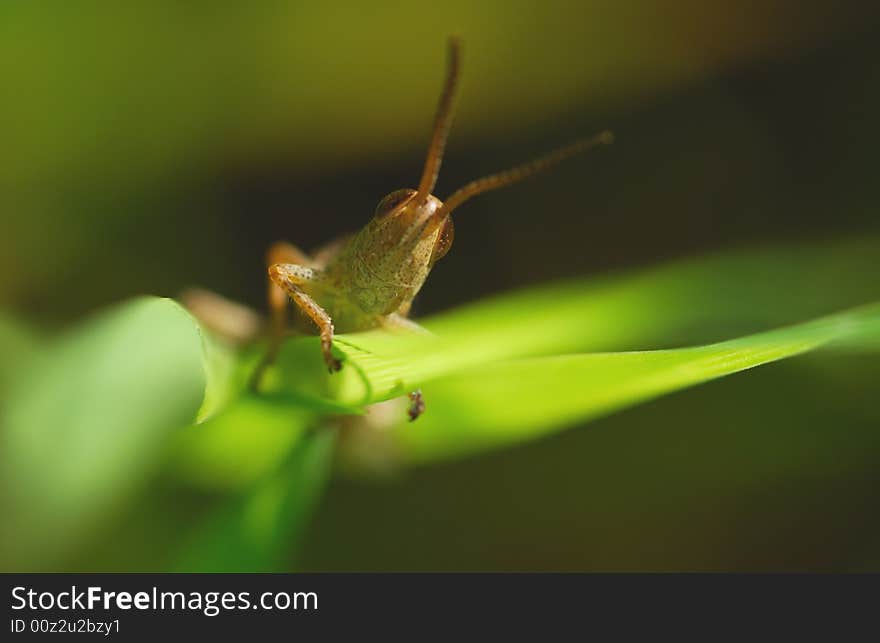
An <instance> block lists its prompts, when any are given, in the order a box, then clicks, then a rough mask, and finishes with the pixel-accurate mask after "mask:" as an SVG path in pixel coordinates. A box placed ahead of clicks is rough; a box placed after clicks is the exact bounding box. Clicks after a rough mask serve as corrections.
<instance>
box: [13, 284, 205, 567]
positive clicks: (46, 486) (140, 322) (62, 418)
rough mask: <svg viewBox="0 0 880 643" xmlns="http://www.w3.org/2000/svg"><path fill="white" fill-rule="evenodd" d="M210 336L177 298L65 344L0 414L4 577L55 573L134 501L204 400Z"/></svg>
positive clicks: (35, 369) (118, 313)
mask: <svg viewBox="0 0 880 643" xmlns="http://www.w3.org/2000/svg"><path fill="white" fill-rule="evenodd" d="M203 369H204V366H203V358H202V350H201V343H200V334H199V329H198V326H197V325H196V324H195V322H194V321H193V319H192V318H191V317H190V316H189V314H188V313H186V312H185V311H184V310H183V309H182V308H181V307H180V306H178V305H177V304H176V303H174V302H173V301H171V300H168V299H159V298H141V299H136V300H133V301H130V302H127V303H124V304H121V305H119V306H116V307H114V308H112V309H110V310H108V311H106V312H103V313H101V314H99V315H98V316H96V317H95V318H93V319H91V320H90V321H88V322H86V323H84V324H83V325H82V326H80V327H79V328H77V329H75V330H74V331H72V332H71V333H69V334H68V335H66V336H64V337H62V338H60V339H58V340H56V341H54V342H53V343H52V344H51V345H49V346H48V347H47V348H46V350H45V351H43V352H41V354H40V355H39V357H38V358H37V359H35V360H34V361H33V363H32V364H30V365H29V366H28V367H27V368H26V369H24V372H23V373H22V374H21V377H20V380H19V381H18V382H16V386H15V388H14V390H13V391H12V392H11V394H10V398H9V399H8V402H7V403H6V404H5V405H4V407H3V408H2V410H0V430H2V433H0V441H2V450H0V476H2V482H3V484H2V487H0V494H2V498H0V501H2V504H0V506H2V509H3V515H4V520H3V526H2V533H0V542H2V545H3V546H2V547H0V550H2V552H3V554H2V556H3V559H4V561H5V562H4V567H5V568H7V569H8V568H9V567H10V566H11V567H13V568H18V569H35V568H38V567H39V568H42V567H48V568H51V566H52V564H53V561H54V560H56V558H57V557H58V556H61V555H63V554H64V553H66V552H68V551H70V550H71V549H73V548H74V547H76V546H77V545H78V544H79V543H80V541H81V540H82V539H83V538H84V537H85V536H86V535H87V533H88V531H89V530H90V529H92V528H94V527H95V526H96V525H99V524H100V523H101V522H102V521H103V520H105V519H106V518H107V516H108V515H109V514H110V513H112V511H113V510H114V509H117V508H118V507H119V505H120V504H121V503H122V502H123V501H124V500H125V499H126V498H128V497H129V495H130V493H131V492H132V491H133V489H134V488H136V487H137V485H138V483H140V482H142V481H143V479H144V477H145V476H146V475H147V474H148V473H149V472H150V471H151V470H152V469H153V468H154V466H155V464H156V462H157V460H158V459H159V457H160V455H161V452H162V449H163V447H164V445H165V441H166V440H167V438H168V436H169V434H170V433H171V432H172V431H174V430H175V429H180V428H181V427H185V426H187V425H188V424H190V423H191V422H192V421H193V419H194V418H195V415H196V411H197V410H198V408H199V405H200V404H201V402H202V398H203V396H204V392H205V374H204V370H203Z"/></svg>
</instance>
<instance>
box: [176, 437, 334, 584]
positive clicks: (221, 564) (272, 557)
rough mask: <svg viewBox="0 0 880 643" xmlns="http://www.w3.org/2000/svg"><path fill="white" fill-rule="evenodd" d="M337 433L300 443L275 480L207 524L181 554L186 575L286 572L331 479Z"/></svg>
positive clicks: (228, 506) (181, 567) (260, 485)
mask: <svg viewBox="0 0 880 643" xmlns="http://www.w3.org/2000/svg"><path fill="white" fill-rule="evenodd" d="M334 438H335V433H334V432H333V431H332V430H318V431H314V432H312V433H311V434H310V435H308V436H307V437H306V438H305V439H303V440H300V441H299V442H298V443H297V445H296V447H295V448H293V449H292V450H291V451H290V452H289V454H288V456H287V461H286V462H285V464H284V465H283V466H282V467H281V469H280V470H279V471H278V472H277V473H276V474H275V475H271V476H268V477H267V478H265V479H264V480H262V481H260V482H258V483H257V484H256V485H255V487H254V488H253V489H251V490H248V491H247V492H244V493H242V494H240V495H239V496H238V497H235V498H234V499H233V500H231V501H229V502H228V503H227V504H226V505H225V506H223V507H222V508H221V509H219V510H218V511H217V513H216V514H215V515H214V516H212V517H211V518H210V519H209V520H207V521H206V522H205V523H204V524H203V525H202V526H201V528H200V529H198V530H197V532H196V533H195V534H194V536H193V537H192V538H191V540H190V542H189V543H188V544H187V546H186V547H185V548H184V551H183V553H182V554H181V557H180V561H179V564H178V568H179V571H186V572H235V571H241V572H260V571H278V570H279V569H283V568H284V567H285V562H286V561H285V559H286V557H287V556H288V555H289V552H291V551H295V550H296V545H297V543H298V540H299V538H300V536H301V534H302V530H303V528H304V527H305V525H306V524H307V522H308V519H309V518H310V517H311V513H312V510H313V508H314V506H315V504H316V502H317V500H318V498H319V496H320V493H321V491H322V489H323V487H324V484H325V482H326V481H327V478H328V476H329V473H330V463H331V460H332V454H333V445H334V442H335V440H334Z"/></svg>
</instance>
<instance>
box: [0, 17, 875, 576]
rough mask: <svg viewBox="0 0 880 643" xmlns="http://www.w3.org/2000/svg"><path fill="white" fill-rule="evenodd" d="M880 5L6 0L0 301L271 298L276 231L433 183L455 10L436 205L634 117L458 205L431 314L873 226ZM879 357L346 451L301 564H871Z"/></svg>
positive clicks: (771, 370)
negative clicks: (511, 434) (455, 79)
mask: <svg viewBox="0 0 880 643" xmlns="http://www.w3.org/2000/svg"><path fill="white" fill-rule="evenodd" d="M661 5H663V6H661ZM868 5H869V3H845V2H844V3H832V2H824V3H823V2H817V3H803V2H795V1H793V0H789V1H775V2H770V3H745V4H743V3H724V2H699V1H697V0H689V1H682V2H677V3H654V2H646V1H643V0H642V1H634V2H627V3H610V2H609V3H604V2H594V3H588V2H584V3H575V2H562V1H553V2H540V3H537V2H535V3H530V2H500V1H493V2H482V3H471V2H464V1H461V2H459V1H446V2H442V3H431V4H430V5H425V6H419V5H414V6H412V5H409V4H406V3H382V2H376V3H351V4H348V5H346V4H344V3H343V4H342V5H336V4H333V5H330V4H319V3H295V2H289V3H244V4H238V5H237V6H236V7H227V6H225V5H223V6H213V5H211V6H209V5H206V4H201V3H196V4H192V3H168V5H167V6H164V3H150V4H147V3H143V5H142V6H141V5H140V3H132V4H130V3H124V4H123V3H120V4H110V3H107V4H106V6H105V5H104V3H96V4H92V5H89V7H83V6H82V5H77V6H74V5H72V4H71V5H63V4H58V5H54V4H53V5H51V8H50V5H48V4H43V3H27V2H12V3H5V4H4V6H3V8H2V9H0V81H2V86H3V94H4V97H3V98H2V99H0V141H2V143H0V303H2V306H3V307H4V308H5V309H9V310H12V311H14V312H15V313H17V314H18V315H20V316H21V317H23V318H25V319H28V320H30V321H31V322H33V323H34V324H36V325H38V326H39V327H41V328H43V329H46V330H53V329H58V328H63V327H64V326H65V325H66V324H69V323H72V322H73V321H75V320H77V319H79V318H81V317H82V316H83V315H85V314H87V313H89V312H90V311H92V310H94V309H96V308H99V307H101V306H104V305H106V304H109V303H111V302H115V301H118V300H120V299H123V298H126V297H129V296H132V295H136V294H141V293H150V294H161V295H167V296H176V295H177V294H178V293H179V292H180V291H181V290H182V289H184V288H185V287H187V286H193V285H200V286H204V287H207V288H210V289H213V290H215V291H217V292H220V293H222V294H224V295H226V296H228V297H230V298H233V299H236V300H240V301H243V302H247V303H249V304H251V305H253V306H255V307H261V308H262V306H263V294H264V281H263V276H264V274H265V271H264V267H263V252H264V250H265V248H266V246H267V245H268V244H269V243H270V242H271V241H273V240H276V239H288V240H290V241H292V242H295V243H297V244H299V245H301V246H303V247H304V248H306V249H309V248H311V247H314V246H316V245H318V244H320V243H322V242H324V241H326V240H328V239H330V238H331V237H333V236H335V235H337V234H340V233H342V232H345V231H350V230H353V229H356V228H357V227H358V226H360V225H362V224H363V223H365V222H366V221H367V220H368V218H369V217H370V216H371V214H372V211H373V208H374V207H375V205H376V203H377V202H378V200H379V199H380V198H381V197H382V196H383V195H384V194H386V193H387V192H390V191H392V190H394V189H396V188H400V187H410V186H413V185H414V183H416V182H417V180H418V176H419V172H420V170H421V164H422V161H423V153H424V149H425V146H426V143H427V139H428V134H429V127H430V122H431V119H432V117H433V112H434V107H435V104H436V99H437V95H438V93H439V90H440V85H441V82H442V77H443V73H444V62H445V38H446V36H447V35H448V34H449V33H458V34H460V35H461V36H462V38H463V42H464V59H463V81H464V82H463V88H462V91H461V95H460V100H459V106H460V109H459V111H458V114H457V118H456V122H455V124H454V127H453V130H452V136H451V139H450V143H449V147H448V151H447V155H446V160H445V163H444V165H443V169H442V172H441V177H440V182H439V186H438V190H437V194H438V196H440V197H441V198H443V197H445V196H447V195H448V194H449V193H451V192H452V191H453V190H454V189H456V188H457V187H460V186H461V185H462V184H464V183H465V182H467V181H469V180H471V179H473V178H476V177H478V176H481V175H483V174H486V173H489V172H492V171H495V170H497V169H501V168H503V167H506V166H508V165H511V164H514V163H518V162H520V161H523V160H526V159H528V158H529V157H531V156H533V155H535V154H538V153H541V152H544V151H547V150H549V149H551V148H553V147H555V146H557V145H559V144H562V143H565V142H567V141H569V140H570V139H572V138H574V137H578V136H582V135H585V134H590V133H593V132H596V131H598V130H600V129H603V128H611V129H613V130H614V131H615V132H616V134H617V140H618V142H617V143H616V144H615V145H614V146H612V147H611V148H608V149H601V150H598V151H596V152H593V153H591V154H589V155H587V156H584V157H582V158H579V159H577V160H574V161H572V162H569V163H567V164H566V165H564V166H563V167H561V168H560V169H558V170H556V171H554V172H552V173H551V174H548V175H546V176H542V177H540V178H536V179H534V180H531V181H529V182H528V183H525V184H521V185H518V186H516V187H512V188H509V189H507V190H505V191H502V192H497V193H492V194H489V195H485V196H483V197H480V198H479V199H477V200H474V201H473V202H470V203H468V204H467V205H466V206H463V207H462V208H461V209H460V210H459V212H458V213H457V216H456V217H455V222H456V240H455V244H454V246H453V248H452V251H451V252H450V254H449V255H448V256H447V258H445V259H444V260H443V261H442V262H440V263H439V264H438V266H437V268H436V269H435V271H434V272H433V273H432V275H431V277H430V279H429V281H428V283H427V285H426V287H425V289H424V290H423V292H422V293H421V294H420V296H419V298H418V299H417V301H416V305H415V314H416V316H418V315H421V314H426V313H429V312H433V311H438V310H442V309H446V308H449V307H452V306H454V305H456V304H460V303H464V302H467V301H472V300H475V299H478V298H480V297H481V296H483V295H485V294H489V293H497V292H500V291H503V290H507V289H514V288H517V287H520V286H523V285H527V284H537V283H542V282H545V281H549V280H552V279H554V278H562V277H570V276H585V275H591V274H602V273H607V272H609V271H615V270H621V269H628V268H637V267H640V266H650V265H652V264H654V263H657V262H660V261H662V260H666V259H672V258H678V257H682V256H692V255H698V254H706V253H712V252H715V251H718V250H722V249H729V248H742V247H752V246H755V245H764V244H773V243H784V242H789V241H797V240H805V239H810V240H820V241H821V240H822V239H825V238H837V237H846V236H859V235H865V234H877V233H878V232H880V230H878V227H880V226H878V223H877V222H878V212H880V192H878V188H877V158H878V150H880V118H878V114H880V41H878V38H877V33H878V32H877V28H878V20H877V18H878V14H880V12H877V11H876V9H871V8H870V7H869V6H868ZM878 264H880V261H878ZM878 267H880V265H878ZM878 281H880V277H878ZM718 296H719V297H724V296H725V293H723V292H719V293H718ZM875 362H876V356H874V357H873V358H872V357H870V356H861V357H856V356H850V357H836V358H834V359H833V360H827V361H823V362H822V363H821V367H820V365H819V363H818V361H816V360H814V359H812V358H804V359H798V360H793V361H791V362H785V363H781V364H777V365H771V366H767V367H763V368H761V369H758V370H756V371H754V372H750V373H747V374H743V375H738V376H733V377H731V378H727V379H723V380H721V381H718V382H715V383H712V384H709V385H705V386H701V387H698V388H696V389H693V390H689V391H685V392H683V393H678V394H675V395H672V396H670V397H667V398H664V399H661V400H659V401H656V402H652V403H649V404H646V405H643V406H640V407H637V408H635V409H633V410H628V411H625V412H623V413H620V414H618V415H614V416H611V417H609V418H607V419H603V420H599V421H596V422H593V423H591V424H590V425H589V426H588V427H585V428H583V429H578V430H572V431H568V432H565V433H562V434H560V435H558V436H555V437H551V438H549V439H545V440H543V441H540V442H537V443H532V444H527V445H525V446H521V447H517V448H513V449H508V450H505V451H501V452H497V453H494V454H490V455H484V456H480V457H476V458H471V459H467V460H463V461H459V462H452V463H444V464H438V465H433V466H430V467H426V468H423V469H416V470H412V471H407V472H404V473H402V474H401V475H400V476H397V477H393V478H391V479H378V480H370V479H366V480H365V479H348V478H346V477H344V476H343V477H337V478H336V479H335V480H334V481H333V483H332V484H331V486H330V489H329V491H328V493H327V494H326V496H325V497H324V499H323V500H322V502H321V504H320V506H319V509H318V511H317V514H316V516H315V519H314V524H313V526H312V528H311V529H310V530H309V531H308V532H307V535H306V541H305V547H304V551H303V554H302V556H301V562H302V567H304V568H306V569H310V570H410V569H413V570H463V569H468V570H471V569H473V570H532V569H542V570H543V569H547V570H549V569H553V570H556V569H559V570H607V569H633V570H637V569H735V570H754V569H764V570H766V569H780V570H789V569H791V570H801V569H818V570H826V569H834V570H864V569H871V570H877V569H878V568H880V548H878V546H877V542H878V535H880V512H878V511H877V500H878V496H877V489H878V488H880V467H878V466H877V463H878V462H880V432H878V430H877V429H878V428H880V411H878V410H877V405H876V393H877V384H876V382H877V378H876V376H877V367H876V363H875ZM243 430H246V427H243ZM413 430H414V431H417V430H418V425H417V424H416V425H414V426H413ZM116 546H117V548H118V547H120V545H119V544H117V545H116ZM117 558H118V559H121V560H124V552H123V553H122V554H121V555H119V554H117Z"/></svg>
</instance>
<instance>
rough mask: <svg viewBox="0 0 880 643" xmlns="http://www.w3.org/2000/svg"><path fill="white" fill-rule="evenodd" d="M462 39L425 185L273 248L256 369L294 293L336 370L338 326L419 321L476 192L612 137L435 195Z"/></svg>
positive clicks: (452, 43) (417, 408) (278, 335)
mask: <svg viewBox="0 0 880 643" xmlns="http://www.w3.org/2000/svg"><path fill="white" fill-rule="evenodd" d="M459 60H460V45H459V42H458V40H457V39H456V38H451V39H450V40H449V62H448V71H447V76H446V82H445V86H444V88H443V93H442V95H441V96H440V103H439V106H438V108H437V115H436V118H435V121H434V129H433V135H432V137H431V143H430V146H429V147H428V156H427V160H426V161H425V167H424V170H423V171H422V177H421V180H420V181H419V185H418V187H417V188H415V189H409V188H406V189H402V190H396V191H394V192H392V193H391V194H389V195H388V196H386V197H385V198H383V199H382V200H381V201H380V202H379V205H378V207H377V208H376V212H375V214H374V215H373V218H372V220H371V221H370V222H369V223H368V224H367V225H366V226H365V227H364V228H363V229H362V230H361V231H360V232H358V233H357V234H355V235H354V236H352V237H348V238H345V239H340V240H338V241H336V242H334V243H331V244H329V245H327V246H326V247H324V248H322V249H321V250H319V251H317V252H316V253H315V254H314V255H313V256H311V257H310V256H308V255H306V254H305V253H304V252H302V251H301V250H300V249H299V248H297V247H296V246H293V245H291V244H289V243H285V242H280V243H276V244H274V245H272V247H271V248H270V249H269V252H268V255H267V261H268V270H269V292H268V299H269V308H270V311H271V314H272V324H271V343H270V347H269V350H268V353H267V355H266V358H265V360H264V361H263V363H262V364H261V366H260V367H259V368H258V370H257V372H256V373H255V376H254V380H253V382H254V384H255V385H257V384H258V383H259V380H260V376H261V373H262V372H263V370H264V369H265V367H266V366H267V365H269V364H270V363H271V362H272V361H274V359H275V357H276V355H277V353H278V350H279V347H280V344H281V341H282V339H283V336H284V332H285V327H286V325H287V308H288V307H287V300H288V298H289V299H291V300H292V301H293V303H294V304H296V306H297V307H298V308H299V309H300V310H301V311H302V312H303V313H304V314H305V316H306V317H307V318H308V319H310V320H311V322H312V323H313V324H314V326H316V327H317V330H318V332H319V334H320V336H321V352H322V354H323V357H324V361H325V362H326V364H327V367H328V368H329V370H330V372H331V373H332V372H334V371H337V370H339V369H340V368H341V366H342V364H341V363H340V361H339V360H338V359H336V357H334V355H333V353H332V350H331V347H332V342H333V334H334V332H337V331H339V332H354V331H361V330H367V329H371V328H377V327H385V328H408V329H413V330H419V329H420V327H419V326H418V325H417V324H416V323H415V322H413V321H411V320H409V319H408V314H409V310H410V306H411V304H412V300H413V298H414V297H415V296H416V294H417V293H418V292H419V290H420V289H421V288H422V285H423V284H424V283H425V279H426V278H427V277H428V273H429V272H430V271H431V268H433V267H434V264H435V263H437V261H439V260H440V259H441V258H443V256H444V255H446V253H447V252H449V248H450V247H451V246H452V239H453V225H452V218H451V216H450V215H451V214H452V212H453V211H454V210H455V209H456V208H458V207H459V206H460V205H461V204H462V203H464V202H465V201H467V200H468V199H470V198H471V197H473V196H476V195H478V194H481V193H483V192H487V191H489V190H494V189H495V188H500V187H503V186H506V185H510V184H512V183H516V182H517V181H520V180H522V179H524V178H526V177H528V176H531V175H533V174H535V173H537V172H540V171H542V170H544V169H547V168H548V167H551V166H553V165H555V164H556V163H559V162H560V161H562V160H564V159H566V158H568V157H570V156H572V155H574V154H577V153H578V152H582V151H584V150H586V149H589V148H591V147H594V146H596V145H599V144H607V143H611V141H612V139H613V136H612V134H611V132H608V131H605V132H602V133H600V134H598V135H596V136H593V137H590V138H586V139H581V140H578V141H575V142H574V143H571V144H570V145H567V146H565V147H562V148H560V149H558V150H555V151H553V152H551V153H550V154H547V155H546V156H543V157H541V158H538V159H535V160H533V161H531V162H528V163H525V164H523V165H520V166H517V167H514V168H511V169H509V170H506V171H503V172H499V173H498V174H493V175H491V176H487V177H485V178H482V179H478V180H476V181H472V182H471V183H468V184H467V185H465V186H464V187H463V188H461V189H459V190H457V191H455V192H453V193H452V195H451V196H450V197H449V198H448V199H447V200H446V201H445V202H443V201H441V200H440V199H438V198H437V197H436V196H434V195H433V194H431V192H432V191H433V189H434V185H435V183H436V181H437V175H438V173H439V171H440V163H441V161H442V159H443V149H444V147H445V145H446V139H447V135H448V133H449V128H450V125H451V123H452V115H453V107H454V103H455V94H456V89H457V85H458V77H459ZM411 399H412V401H413V405H412V407H411V409H410V416H411V418H412V419H415V418H416V417H418V415H419V414H420V413H421V411H422V410H423V409H424V402H423V400H422V399H421V396H420V395H418V396H417V397H411Z"/></svg>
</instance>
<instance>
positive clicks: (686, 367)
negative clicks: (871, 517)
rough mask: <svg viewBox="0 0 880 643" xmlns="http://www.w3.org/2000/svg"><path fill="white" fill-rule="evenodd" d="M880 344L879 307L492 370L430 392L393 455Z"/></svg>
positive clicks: (444, 449) (419, 456) (558, 422)
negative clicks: (688, 342)
mask: <svg viewBox="0 0 880 643" xmlns="http://www.w3.org/2000/svg"><path fill="white" fill-rule="evenodd" d="M878 337H880V305H872V306H868V307H863V308H859V309H855V310H851V311H847V312H843V313H840V314H836V315H832V316H829V317H825V318H822V319H819V320H816V321H812V322H807V323H804V324H798V325H795V326H790V327H786V328H780V329H777V330H773V331H768V332H765V333H758V334H755V335H750V336H747V337H743V338H739V339H734V340H731V341H726V342H720V343H716V344H709V345H705V346H697V347H692V348H683V349H673V350H658V351H646V352H622V353H592V354H577V355H565V356H557V357H544V358H534V359H525V360H515V361H510V362H503V363H498V364H494V365H487V366H486V367H485V368H484V369H481V370H480V371H473V370H472V371H467V372H461V373H457V374H456V375H454V376H449V377H445V378H440V379H438V380H436V381H433V382H430V383H428V384H426V385H425V386H424V387H423V390H424V394H425V397H426V399H427V400H428V404H429V407H428V412H427V413H426V414H425V415H424V416H423V418H421V419H420V420H419V421H418V422H417V423H416V424H413V425H409V424H402V425H401V426H398V427H397V428H396V429H395V431H394V434H393V436H394V437H393V439H394V443H395V451H396V452H397V453H398V454H399V455H400V456H401V457H402V458H403V459H404V460H410V461H417V462H422V461H429V460H435V459H442V458H447V457H452V456H458V455H463V454H468V453H473V452H476V451H481V450H485V449H490V448H497V447H501V446H505V445H509V444H514V443H518V442H522V441H525V440H529V439H534V438H538V437H540V436H542V435H546V434H548V433H550V432H552V431H556V430H559V429H561V428H564V427H565V426H567V425H570V424H572V423H574V422H577V421H583V420H586V419H590V418H594V417H598V416H600V415H605V414H608V413H611V412H613V411H617V410H620V409H623V408H626V407H629V406H632V405H635V404H639V403H641V402H644V401H647V400H650V399H652V398H655V397H658V396H660V395H664V394H668V393H671V392H673V391H677V390H681V389H684V388H686V387H689V386H693V385H695V384H699V383H702V382H707V381H709V380H713V379H716V378H719V377H723V376H725V375H728V374H731V373H736V372H739V371H743V370H746V369H749V368H753V367H755V366H759V365H761V364H767V363H770V362H774V361H776V360H780V359H784V358H787V357H792V356H795V355H799V354H801V353H804V352H807V351H812V350H815V349H817V348H820V347H823V346H828V345H830V344H832V343H834V342H842V343H846V344H847V345H849V346H850V347H853V346H857V345H860V344H861V343H863V342H864V343H866V344H867V345H871V344H872V343H874V342H876V340H877V338H878Z"/></svg>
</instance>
